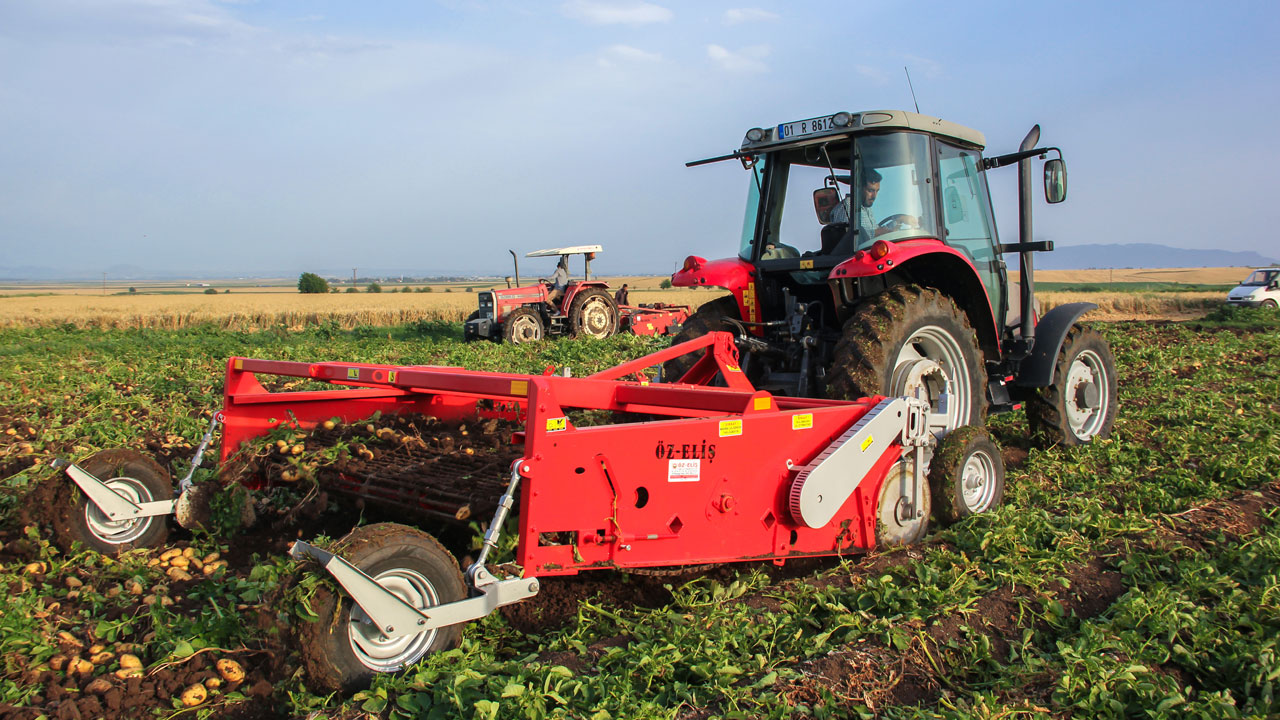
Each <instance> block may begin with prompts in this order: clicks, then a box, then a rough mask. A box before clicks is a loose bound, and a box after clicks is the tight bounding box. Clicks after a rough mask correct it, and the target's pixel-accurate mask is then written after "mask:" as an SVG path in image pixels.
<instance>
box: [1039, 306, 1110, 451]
mask: <svg viewBox="0 0 1280 720" xmlns="http://www.w3.org/2000/svg"><path fill="white" fill-rule="evenodd" d="M1090 385H1092V386H1093V387H1092V388H1090V387H1089V386H1090ZM1119 385H1120V382H1119V378H1118V377H1116V360H1115V357H1114V356H1113V355H1112V354H1111V347H1110V345H1108V344H1107V341H1106V339H1105V338H1103V337H1102V335H1100V334H1099V333H1098V332H1097V331H1096V330H1092V329H1090V328H1086V327H1083V326H1080V325H1075V326H1073V327H1072V328H1071V331H1070V332H1068V333H1067V337H1066V338H1065V339H1063V341H1062V350H1061V351H1060V352H1059V353H1058V360H1057V363H1056V364H1055V365H1054V369H1053V384H1052V385H1050V386H1049V387H1046V388H1041V389H1040V391H1039V392H1037V393H1036V394H1035V395H1033V396H1032V397H1031V398H1030V399H1029V400H1028V401H1027V424H1028V425H1030V427H1031V434H1032V436H1033V437H1035V438H1036V439H1037V440H1038V441H1039V443H1040V444H1041V445H1043V446H1048V445H1055V444H1061V445H1083V444H1085V443H1087V442H1089V441H1090V440H1092V439H1093V438H1095V437H1106V436H1107V435H1109V434H1111V427H1112V425H1114V424H1115V421H1116V405H1117V401H1116V392H1117V390H1118V388H1119ZM1095 403H1096V406H1095V405H1094V404H1095Z"/></svg>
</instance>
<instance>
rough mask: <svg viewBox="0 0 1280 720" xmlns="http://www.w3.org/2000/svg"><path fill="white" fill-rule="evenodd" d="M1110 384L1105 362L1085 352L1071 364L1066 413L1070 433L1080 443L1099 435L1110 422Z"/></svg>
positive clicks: (1067, 384)
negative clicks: (1108, 415)
mask: <svg viewBox="0 0 1280 720" xmlns="http://www.w3.org/2000/svg"><path fill="white" fill-rule="evenodd" d="M1110 383H1111V381H1110V379H1109V378H1108V377H1107V373H1106V366H1105V365H1103V362H1102V358H1101V357H1100V356H1099V355H1098V354H1097V353H1096V352H1094V351H1092V350H1085V351H1083V352H1081V353H1080V354H1079V355H1077V356H1076V357H1075V359H1074V360H1072V361H1071V367H1070V368H1069V369H1068V370H1067V382H1066V384H1065V386H1064V388H1065V390H1066V398H1065V400H1066V402H1065V405H1066V411H1067V424H1068V425H1069V426H1070V427H1071V432H1072V433H1073V434H1074V435H1075V436H1076V437H1078V438H1080V439H1081V440H1088V439H1089V438H1092V437H1093V436H1094V435H1097V434H1098V433H1099V432H1100V431H1101V430H1102V427H1103V425H1104V424H1105V423H1106V421H1107V413H1108V412H1109V410H1110V408H1109V407H1107V406H1108V405H1109V404H1110V402H1111V384H1110Z"/></svg>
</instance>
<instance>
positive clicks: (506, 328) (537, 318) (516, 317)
mask: <svg viewBox="0 0 1280 720" xmlns="http://www.w3.org/2000/svg"><path fill="white" fill-rule="evenodd" d="M545 332H546V329H545V328H544V327H543V326H542V316H541V315H539V314H538V311H537V310H535V309H533V308H531V307H527V306H526V307H521V308H516V309H515V310H512V311H511V312H510V313H508V314H507V317H506V319H505V320H503V321H502V337H503V338H504V339H505V340H506V341H507V342H509V343H526V342H537V341H538V340H541V339H542V336H543V335H544V334H545Z"/></svg>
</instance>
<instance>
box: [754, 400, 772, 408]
mask: <svg viewBox="0 0 1280 720" xmlns="http://www.w3.org/2000/svg"><path fill="white" fill-rule="evenodd" d="M753 407H755V409H756V410H768V409H769V408H771V407H773V399H772V398H767V397H758V398H756V399H755V404H754V405H753Z"/></svg>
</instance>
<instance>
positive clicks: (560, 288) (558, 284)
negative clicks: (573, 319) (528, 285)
mask: <svg viewBox="0 0 1280 720" xmlns="http://www.w3.org/2000/svg"><path fill="white" fill-rule="evenodd" d="M542 282H544V283H546V284H548V285H550V286H551V291H550V292H548V293H547V302H549V303H551V304H553V305H554V304H555V303H557V302H560V298H562V297H564V288H565V286H566V285H568V284H569V256H568V255H561V256H560V262H559V263H558V264H557V265H556V271H555V272H553V273H551V277H548V278H542Z"/></svg>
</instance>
